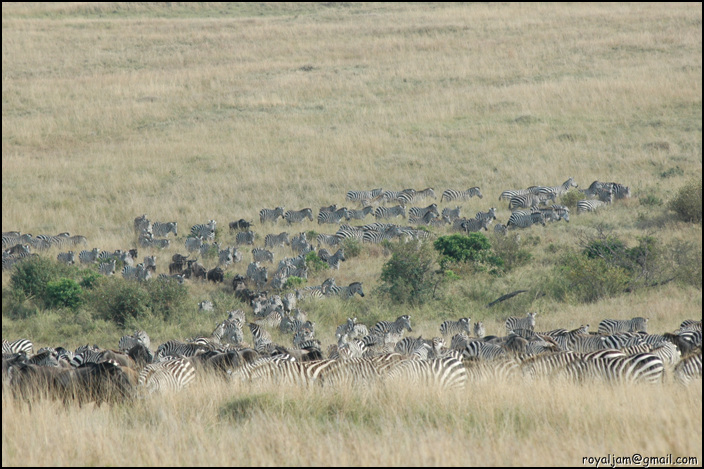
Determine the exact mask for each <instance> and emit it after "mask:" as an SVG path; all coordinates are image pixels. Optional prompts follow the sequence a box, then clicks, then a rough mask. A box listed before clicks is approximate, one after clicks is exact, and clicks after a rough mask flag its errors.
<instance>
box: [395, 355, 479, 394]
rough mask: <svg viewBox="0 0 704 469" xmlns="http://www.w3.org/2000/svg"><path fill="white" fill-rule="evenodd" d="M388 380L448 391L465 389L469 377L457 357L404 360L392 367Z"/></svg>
mask: <svg viewBox="0 0 704 469" xmlns="http://www.w3.org/2000/svg"><path fill="white" fill-rule="evenodd" d="M387 380H389V381H391V382H393V381H394V380H401V384H407V385H408V384H410V385H413V386H416V385H427V386H432V387H437V388H440V389H442V390H446V389H464V387H465V385H466V383H467V380H468V375H467V371H466V370H465V368H464V365H463V364H462V360H458V359H457V358H455V357H451V356H450V357H443V358H435V359H431V360H402V361H400V362H398V363H396V364H395V365H394V366H392V367H391V368H390V369H389V371H388V373H387Z"/></svg>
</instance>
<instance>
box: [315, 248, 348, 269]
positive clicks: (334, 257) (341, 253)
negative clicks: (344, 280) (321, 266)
mask: <svg viewBox="0 0 704 469" xmlns="http://www.w3.org/2000/svg"><path fill="white" fill-rule="evenodd" d="M318 257H320V258H321V259H322V260H324V261H325V262H327V264H328V267H330V268H331V269H336V270H340V262H344V261H345V260H346V259H345V250H344V249H343V248H340V249H338V250H337V251H335V254H330V253H329V252H328V251H327V249H325V248H321V249H320V250H319V251H318Z"/></svg>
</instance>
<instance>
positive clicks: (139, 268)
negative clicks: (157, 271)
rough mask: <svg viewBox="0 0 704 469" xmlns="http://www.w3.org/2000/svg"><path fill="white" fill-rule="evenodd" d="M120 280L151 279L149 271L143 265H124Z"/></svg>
mask: <svg viewBox="0 0 704 469" xmlns="http://www.w3.org/2000/svg"><path fill="white" fill-rule="evenodd" d="M121 273H122V278H124V279H125V280H139V281H144V280H148V279H149V278H150V277H151V273H150V272H149V270H148V269H147V268H146V267H144V264H143V263H141V262H140V263H139V264H137V265H136V266H134V267H132V266H131V265H126V266H124V267H123V268H122V272H121Z"/></svg>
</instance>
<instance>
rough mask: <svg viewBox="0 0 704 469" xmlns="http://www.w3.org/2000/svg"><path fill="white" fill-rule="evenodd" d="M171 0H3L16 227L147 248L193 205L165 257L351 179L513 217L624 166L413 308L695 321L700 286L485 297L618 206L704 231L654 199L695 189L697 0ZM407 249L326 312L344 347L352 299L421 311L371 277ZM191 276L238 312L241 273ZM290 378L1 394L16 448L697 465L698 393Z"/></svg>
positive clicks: (543, 320) (494, 317)
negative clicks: (575, 211)
mask: <svg viewBox="0 0 704 469" xmlns="http://www.w3.org/2000/svg"><path fill="white" fill-rule="evenodd" d="M170 5H171V6H170V7H166V6H161V5H158V4H142V3H132V4H123V3H97V4H82V3H57V4H50V5H46V4H32V3H30V4H27V3H23V4H14V3H9V4H8V3H3V19H2V25H3V38H2V44H3V58H2V75H3V82H2V93H3V106H2V116H3V126H2V127H3V128H2V135H3V138H2V188H3V190H2V228H3V231H8V230H21V231H22V232H29V233H33V234H35V235H37V234H41V233H44V234H56V233H59V232H63V231H69V232H71V234H83V235H85V236H87V237H88V239H89V244H90V247H94V246H95V247H100V248H101V249H105V250H114V249H118V248H120V249H125V248H128V247H132V246H133V245H134V243H135V239H134V235H133V232H132V220H133V219H134V217H136V216H138V215H141V214H143V213H146V214H147V215H148V216H149V218H150V219H152V220H159V221H173V220H175V221H178V223H179V230H180V231H179V238H178V239H177V240H176V241H175V242H174V246H173V247H172V248H170V249H167V250H165V251H162V252H159V253H157V255H158V256H159V259H160V268H159V272H163V271H165V270H166V259H168V258H170V257H171V255H172V254H173V253H175V252H184V249H183V240H184V238H185V235H186V234H187V232H188V228H189V227H190V226H191V225H193V224H196V223H204V222H207V221H208V220H210V219H215V220H217V222H218V227H219V229H221V231H220V233H219V238H220V240H221V241H222V242H223V243H224V244H225V245H228V244H233V241H234V237H233V236H232V235H231V234H229V233H227V224H228V222H229V221H233V220H237V219H239V218H245V219H249V220H254V221H255V222H257V223H258V221H259V220H258V212H259V210H260V209H261V208H265V207H268V208H273V207H275V206H279V205H283V206H285V208H286V209H300V208H303V207H311V208H313V211H314V213H316V214H317V209H318V207H320V206H321V205H328V204H331V203H337V204H338V205H344V204H345V201H344V198H345V193H346V192H347V191H348V190H350V189H372V188H376V187H383V188H386V189H396V190H400V189H403V188H407V187H413V188H416V189H422V188H425V187H433V188H434V189H435V192H436V194H437V195H438V197H440V194H441V192H442V191H443V190H444V189H447V188H453V189H467V188H468V187H472V186H480V187H481V189H482V192H483V193H484V198H483V199H481V200H479V199H476V198H474V199H472V200H470V201H468V202H465V203H462V204H461V205H462V209H463V215H467V216H472V215H473V214H474V213H476V211H478V210H487V209H488V208H489V207H492V206H496V207H498V209H499V210H498V218H499V219H498V221H499V222H503V223H505V222H506V220H507V219H508V215H509V212H508V209H507V208H506V206H507V204H506V203H505V202H503V201H502V202H498V201H497V197H498V195H499V194H500V193H501V191H503V190H505V189H516V188H523V187H527V186H530V185H557V184H560V183H562V182H563V181H564V180H565V179H567V178H568V177H570V176H572V177H574V178H575V180H576V181H577V182H578V183H579V185H580V187H586V186H588V185H589V184H590V183H591V182H592V181H593V180H595V179H598V180H602V181H617V182H621V183H624V184H626V185H628V186H630V187H631V190H632V192H633V194H634V198H633V200H630V201H626V202H623V203H618V204H615V205H614V206H613V207H610V208H609V209H608V210H605V211H602V212H601V213H599V214H587V215H583V216H573V217H572V219H571V222H570V224H564V223H559V224H557V225H552V226H548V227H546V228H545V229H540V228H538V229H537V230H533V231H530V232H524V233H522V235H523V236H524V237H530V236H536V237H539V240H538V241H537V244H536V245H535V248H534V249H532V251H531V253H532V254H533V256H534V262H533V263H531V265H529V266H527V267H525V268H522V269H518V270H517V271H515V272H512V273H511V274H510V275H507V276H506V277H504V278H501V279H493V280H491V282H492V283H490V281H489V280H487V279H485V278H483V277H480V276H476V277H472V278H470V279H467V280H464V281H461V282H456V283H455V284H453V285H451V286H450V287H449V293H450V294H448V295H447V297H446V298H444V299H443V301H442V302H440V303H433V305H432V306H426V307H420V308H409V309H407V310H405V311H404V312H410V313H411V314H412V316H413V320H414V333H417V334H423V335H424V337H429V336H433V335H437V327H438V325H439V321H438V320H437V318H439V317H452V318H454V319H456V318H457V317H462V316H471V317H472V319H473V320H483V321H484V322H485V324H486V325H487V333H490V334H491V333H494V334H498V333H503V320H504V319H505V317H506V316H508V315H511V314H514V313H515V312H516V311H517V310H524V309H530V310H534V311H538V312H539V316H538V322H539V327H540V328H541V329H542V328H544V329H551V328H556V327H577V326H579V325H580V324H584V323H589V324H590V325H591V327H592V329H596V327H597V325H598V322H599V321H600V320H601V319H603V318H604V317H607V316H611V317H619V318H626V317H632V316H638V315H643V316H649V317H650V318H651V320H650V323H649V328H650V330H651V331H652V332H663V331H670V330H673V329H674V328H676V327H677V326H678V325H679V323H680V322H681V320H683V319H686V318H695V317H700V316H701V308H702V304H701V286H700V288H698V289H697V288H693V287H683V286H680V285H675V284H674V283H672V284H668V285H666V286H664V287H660V288H657V289H648V290H645V291H639V292H637V293H635V294H631V295H622V296H617V297H614V298H610V299H607V300H603V301H600V302H598V303H595V304H580V305H571V304H569V305H566V304H563V303H558V302H556V301H554V300H552V299H549V298H546V297H541V298H523V297H521V296H518V297H516V298H515V300H512V301H513V302H514V306H511V305H509V304H506V305H502V306H501V307H499V308H498V309H496V310H490V309H486V308H484V305H485V304H486V303H488V302H489V301H491V300H493V299H496V298H498V297H499V296H500V295H502V294H504V293H506V292H509V291H512V290H515V289H517V288H521V287H522V286H523V285H525V284H526V283H530V282H532V281H534V279H535V278H536V276H537V277H538V278H542V276H543V275H545V272H546V271H549V269H548V267H549V266H550V265H551V264H552V263H554V261H555V255H554V253H553V252H552V251H550V250H549V248H551V247H552V248H554V249H556V250H557V252H558V253H559V252H561V251H562V250H566V249H571V248H574V247H575V246H577V245H578V242H579V239H580V237H583V236H584V235H585V233H586V234H592V233H594V232H595V226H596V225H597V224H598V223H601V224H603V225H604V226H605V227H606V228H607V229H611V230H614V232H615V233H617V234H618V236H619V237H620V238H621V239H622V240H624V241H625V242H628V243H629V244H630V245H633V243H635V242H636V240H637V238H638V237H640V236H643V235H645V234H654V235H656V236H657V237H658V238H660V239H662V240H671V239H680V240H686V241H694V242H695V243H698V244H699V246H700V247H699V250H700V252H701V239H702V238H701V225H696V226H692V225H689V224H684V223H678V222H674V221H672V220H671V217H670V215H669V214H668V213H667V211H666V209H665V208H664V206H659V207H650V206H644V205H642V204H640V202H639V199H640V198H642V197H645V196H655V197H657V198H659V199H661V200H663V201H664V202H667V201H668V200H669V199H670V198H671V197H672V196H673V195H674V194H675V193H676V191H677V189H678V188H679V187H681V186H682V185H683V184H684V183H685V182H686V181H687V180H689V179H690V178H692V177H695V178H701V148H702V146H701V115H702V107H701V103H702V101H701V89H702V71H701V60H702V59H701V58H702V31H701V5H700V4H572V5H562V4H560V5H554V4H501V5H499V4H362V3H360V4H357V3H344V4H312V3H306V4H293V3H290V4H237V3H234V4H226V5H225V4H210V3H203V4H198V5H191V4H180V3H172V4H170ZM454 205H456V204H454V203H450V204H442V205H441V207H440V208H443V207H444V206H453V207H454ZM370 221H371V219H370ZM283 230H287V231H289V233H291V234H293V233H296V232H298V231H303V230H316V231H318V232H326V233H331V232H334V227H331V226H319V225H317V223H315V222H312V223H304V224H302V225H300V226H295V227H286V226H285V225H284V224H282V223H279V224H277V225H275V226H271V227H265V228H259V227H258V229H257V231H258V233H260V235H261V237H262V239H263V236H264V234H266V233H269V232H274V233H278V232H280V231H283ZM443 233H444V232H443ZM260 242H261V241H260ZM48 255H51V256H55V255H56V252H55V251H51V252H49V254H48ZM282 255H288V253H287V252H286V251H284V250H279V251H277V260H278V259H279V258H280V257H281V256H282ZM250 256H251V254H250V253H249V251H248V250H245V256H244V258H245V259H244V260H245V262H243V263H242V265H238V266H236V267H234V268H233V269H232V270H230V272H237V273H242V272H243V271H244V269H246V264H247V262H249V261H250ZM386 259H387V258H386V257H385V256H384V255H383V250H382V249H381V248H378V247H369V248H365V250H364V251H363V252H362V254H361V255H360V256H359V257H357V258H354V259H350V260H349V261H347V262H346V263H345V264H344V265H343V268H342V269H341V270H340V271H339V273H335V276H336V279H337V283H338V284H348V283H349V282H352V281H362V282H364V288H365V292H367V293H368V295H367V297H366V298H364V299H363V300H361V299H359V298H356V299H355V300H353V301H352V302H348V303H344V302H341V301H330V302H328V303H327V304H326V305H324V306H320V307H313V306H311V309H312V310H313V311H314V312H318V313H320V317H315V318H313V319H314V320H316V321H317V322H318V325H319V327H320V330H321V336H322V337H325V338H326V339H324V342H325V341H327V340H328V339H327V338H330V337H332V333H333V332H334V328H335V325H336V324H338V323H339V320H340V319H344V318H345V317H347V316H359V317H360V320H363V321H364V322H365V323H369V322H372V320H377V319H393V317H395V316H396V315H397V314H398V313H400V310H399V309H398V308H397V309H393V310H390V307H389V305H388V304H386V303H383V302H380V301H377V300H376V299H375V298H374V294H373V293H372V292H373V291H374V288H375V287H376V286H377V285H378V284H379V272H380V269H381V266H382V265H383V263H384V262H385V261H386ZM208 267H212V265H208ZM326 274H327V273H325V274H322V273H321V274H320V275H319V276H318V277H315V278H313V279H311V281H310V284H315V283H316V282H318V283H319V281H321V280H322V279H324V278H325V277H326V276H327V275H326ZM8 277H9V276H8V275H7V274H3V280H2V284H3V287H4V288H5V287H6V286H7V283H8ZM189 289H190V291H191V293H192V295H193V296H194V298H197V301H200V299H205V298H209V297H211V298H216V299H219V300H221V303H222V304H225V303H227V301H229V300H227V299H226V294H224V293H222V290H223V289H222V287H215V286H198V285H191V286H189ZM197 301H194V303H195V302H197ZM506 303H508V302H506ZM3 306H4V302H3ZM316 308H317V309H316ZM222 312H223V311H221V310H218V311H217V314H216V315H215V314H214V315H210V316H209V315H197V314H195V313H194V315H193V318H192V320H191V321H190V322H189V324H188V325H187V326H183V325H180V326H177V325H173V324H170V325H166V326H164V325H162V326H160V328H159V329H158V333H157V334H155V336H153V337H152V339H153V341H154V342H155V343H160V342H159V341H165V340H168V339H172V338H175V337H188V336H191V335H194V334H196V333H209V332H210V331H211V330H212V328H213V327H214V319H215V318H216V316H217V317H218V318H219V315H220V313H222ZM322 313H325V314H324V315H323V314H322ZM151 326H152V325H151V324H147V325H144V326H143V327H145V328H146V329H148V330H151ZM124 332H125V331H123V330H119V329H118V328H117V327H115V326H114V325H109V324H106V323H100V322H93V321H92V320H91V318H90V315H89V314H87V313H85V312H83V313H79V314H78V315H76V316H75V317H73V318H72V319H71V320H70V321H67V320H66V317H65V316H64V315H63V313H61V312H58V313H57V312H43V313H42V315H40V317H39V318H35V320H33V321H26V322H25V321H15V320H10V319H8V318H7V317H6V316H5V315H3V336H7V335H11V336H13V337H14V336H17V335H22V336H26V337H30V338H32V339H33V340H34V341H35V345H37V346H42V345H56V343H55V342H56V340H57V337H62V336H64V335H65V336H68V337H70V342H71V343H67V344H65V345H67V346H69V347H72V346H77V345H80V344H79V343H75V342H78V341H81V342H83V341H87V342H91V343H92V342H97V343H101V344H113V343H114V344H116V343H117V340H118V338H119V336H120V335H121V334H122V333H124ZM127 332H131V331H127ZM329 340H330V341H331V339H329ZM83 343H85V342H83ZM328 343H329V342H328ZM206 390H207V391H206ZM291 393H292V394H291V395H289V394H288V393H286V394H285V395H284V394H282V393H281V391H279V390H268V391H266V393H265V397H264V398H262V399H263V400H262V401H261V402H264V403H268V402H281V403H284V404H286V405H287V406H288V407H282V406H279V407H276V406H263V407H262V409H261V411H256V412H254V413H252V414H251V415H247V416H246V417H245V418H243V419H241V420H237V419H235V420H232V418H230V417H223V416H222V409H223V408H224V407H225V406H226V404H227V403H229V402H232V401H234V400H236V399H240V398H243V397H247V396H248V395H249V392H248V391H247V390H246V389H240V388H237V387H235V388H233V387H229V386H225V385H221V384H219V383H215V384H211V385H199V386H195V387H194V388H193V389H191V390H189V391H188V392H185V393H183V394H182V395H178V396H172V397H170V398H164V399H152V400H147V401H145V402H140V403H138V404H137V405H135V406H134V407H124V408H122V407H117V408H113V409H110V408H108V407H103V408H100V409H92V408H91V407H90V406H89V407H88V408H85V409H78V408H75V407H71V408H69V409H64V408H63V407H62V406H61V405H60V404H56V403H52V402H40V403H36V404H35V405H34V407H33V409H32V411H29V410H28V409H27V408H26V407H24V406H22V405H17V404H14V403H12V402H10V401H9V400H8V399H7V395H6V394H7V393H3V450H2V458H3V465H50V464H60V465H104V464H111V465H137V464H144V465H166V464H169V465H171V464H173V465H186V464H188V465H194V464H208V465H216V464H218V465H224V464H229V465H234V464H238V465H280V464H286V465H304V464H305V465H323V464H326V465H329V464H332V465H443V464H447V465H499V464H502V465H509V464H510V465H535V464H537V465H580V464H582V459H581V458H582V457H583V456H605V455H607V454H609V453H615V454H617V455H619V454H632V453H633V452H636V451H638V452H641V453H643V454H648V455H651V456H661V455H665V454H667V453H672V454H673V455H675V456H678V455H679V456H687V455H694V456H698V457H699V462H700V463H701V456H702V451H701V386H700V385H697V386H691V387H690V388H688V389H680V388H678V387H675V386H674V385H671V384H666V385H663V386H656V387H638V388H635V389H631V388H626V387H623V388H622V387H614V388H611V387H602V386H595V387H580V386H555V387H552V386H549V385H548V384H546V383H534V384H530V385H523V384H521V385H514V386H492V385H489V384H481V383H480V384H477V385H476V386H473V387H472V389H470V390H468V391H467V392H466V393H465V394H464V395H448V396H442V397H439V396H436V395H433V394H432V393H430V394H423V393H419V394H417V395H416V394H413V393H412V392H411V391H410V390H408V391H403V390H392V391H371V392H370V393H369V394H362V395H358V394H355V393H352V392H350V393H344V394H343V395H337V394H334V393H333V394H331V393H328V392H325V391H317V392H315V393H312V394H311V395H308V393H305V392H300V393H299V392H297V391H291ZM257 402H259V401H257ZM255 408H256V405H255ZM320 409H333V410H334V411H335V413H333V414H332V416H331V415H330V414H326V413H325V412H322V411H321V410H320ZM336 415H340V416H341V418H339V419H338V418H334V416H336Z"/></svg>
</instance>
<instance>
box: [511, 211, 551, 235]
mask: <svg viewBox="0 0 704 469" xmlns="http://www.w3.org/2000/svg"><path fill="white" fill-rule="evenodd" d="M536 223H540V224H541V225H543V226H545V216H544V215H543V214H542V212H540V211H524V210H517V211H515V212H513V213H512V214H511V216H510V217H508V221H507V222H506V229H509V230H512V229H515V228H528V227H530V226H533V225H534V224H536Z"/></svg>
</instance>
